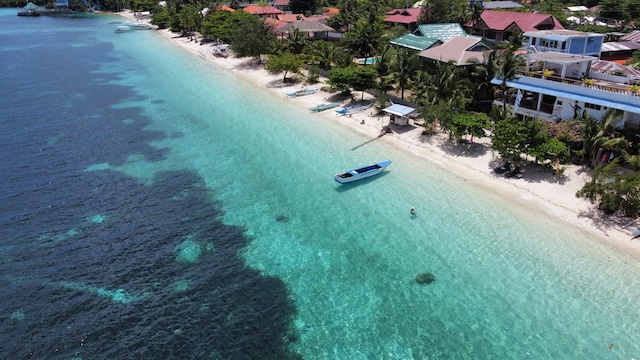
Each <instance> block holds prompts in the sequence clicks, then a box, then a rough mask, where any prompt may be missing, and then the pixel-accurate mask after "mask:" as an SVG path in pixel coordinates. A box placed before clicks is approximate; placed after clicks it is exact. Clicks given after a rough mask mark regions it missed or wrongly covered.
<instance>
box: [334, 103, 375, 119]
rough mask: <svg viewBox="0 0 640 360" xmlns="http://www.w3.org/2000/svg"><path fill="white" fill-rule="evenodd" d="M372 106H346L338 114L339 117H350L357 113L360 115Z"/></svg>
mask: <svg viewBox="0 0 640 360" xmlns="http://www.w3.org/2000/svg"><path fill="white" fill-rule="evenodd" d="M371 106H372V104H360V105H350V106H345V107H343V108H340V109H338V110H336V112H337V113H338V116H340V115H350V114H355V113H359V112H362V111H365V110H367V109H368V108H370V107H371Z"/></svg>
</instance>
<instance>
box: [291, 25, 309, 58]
mask: <svg viewBox="0 0 640 360" xmlns="http://www.w3.org/2000/svg"><path fill="white" fill-rule="evenodd" d="M309 41H310V40H309V36H308V35H307V34H305V33H303V32H302V31H300V30H299V29H294V30H293V32H291V33H289V37H288V38H287V40H286V44H287V47H288V48H289V50H291V52H292V53H293V54H300V53H301V52H302V50H303V49H304V47H305V46H306V45H307V44H309Z"/></svg>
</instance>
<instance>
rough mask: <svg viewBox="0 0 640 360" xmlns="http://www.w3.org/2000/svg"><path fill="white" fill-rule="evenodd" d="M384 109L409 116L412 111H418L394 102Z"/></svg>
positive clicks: (394, 113)
mask: <svg viewBox="0 0 640 360" xmlns="http://www.w3.org/2000/svg"><path fill="white" fill-rule="evenodd" d="M382 111H384V112H387V113H389V114H393V115H398V116H407V115H409V114H411V113H412V112H414V111H416V109H414V108H412V107H408V106H404V105H400V104H393V105H391V106H389V107H387V108H384V109H383V110H382Z"/></svg>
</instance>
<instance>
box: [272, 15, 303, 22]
mask: <svg viewBox="0 0 640 360" xmlns="http://www.w3.org/2000/svg"><path fill="white" fill-rule="evenodd" d="M277 17H278V20H280V21H284V22H286V23H292V22H294V21H297V20H306V18H305V17H304V14H281V15H278V16H277Z"/></svg>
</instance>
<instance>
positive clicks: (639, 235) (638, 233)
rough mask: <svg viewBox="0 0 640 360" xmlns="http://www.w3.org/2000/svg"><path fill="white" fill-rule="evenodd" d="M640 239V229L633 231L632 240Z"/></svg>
mask: <svg viewBox="0 0 640 360" xmlns="http://www.w3.org/2000/svg"><path fill="white" fill-rule="evenodd" d="M638 237H640V229H636V230H633V232H632V233H631V240H633V239H635V238H638Z"/></svg>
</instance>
